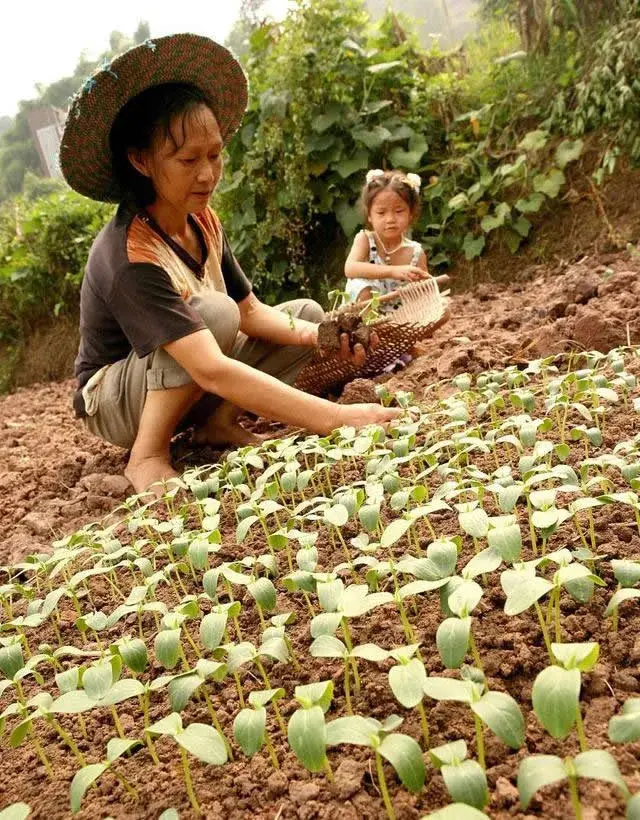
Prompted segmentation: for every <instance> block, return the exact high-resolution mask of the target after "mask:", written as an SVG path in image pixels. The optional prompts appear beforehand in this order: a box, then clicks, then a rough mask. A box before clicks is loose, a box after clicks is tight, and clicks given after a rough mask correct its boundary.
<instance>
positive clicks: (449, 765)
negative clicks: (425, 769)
mask: <svg viewBox="0 0 640 820" xmlns="http://www.w3.org/2000/svg"><path fill="white" fill-rule="evenodd" d="M466 756H467V744H466V743H465V742H464V740H456V741H454V742H453V743H447V744H445V745H444V746H437V747H436V748H435V749H430V750H429V759H430V760H431V763H432V764H433V765H434V766H435V768H436V769H440V773H441V774H442V778H443V780H444V783H445V786H446V787H447V791H448V792H449V794H450V795H451V799H452V800H455V801H457V802H459V803H464V804H466V805H469V806H475V808H476V809H483V808H484V807H485V806H486V805H487V803H488V802H489V791H488V788H487V776H486V774H485V772H484V769H483V768H482V766H480V764H479V763H477V762H476V761H475V760H465V758H466Z"/></svg>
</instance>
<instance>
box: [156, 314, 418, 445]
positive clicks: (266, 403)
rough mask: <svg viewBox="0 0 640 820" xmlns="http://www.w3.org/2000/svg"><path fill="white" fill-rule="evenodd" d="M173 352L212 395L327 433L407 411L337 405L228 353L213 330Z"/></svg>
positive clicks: (171, 346)
mask: <svg viewBox="0 0 640 820" xmlns="http://www.w3.org/2000/svg"><path fill="white" fill-rule="evenodd" d="M164 349H165V350H166V351H167V353H168V354H169V355H170V356H172V358H174V359H175V360H176V361H177V362H178V364H180V365H181V366H182V367H183V368H184V369H185V370H186V371H187V373H189V375H190V376H191V378H192V379H193V380H194V382H196V384H198V385H199V386H200V387H201V388H202V389H203V390H205V391H206V392H207V393H214V394H216V395H218V396H220V397H222V398H223V399H227V400H228V401H230V402H232V403H233V404H235V405H236V406H237V407H241V408H242V409H243V410H250V411H251V412H252V413H256V414H257V415H259V416H263V417H264V418H268V419H273V420H274V421H280V422H284V423H285V424H291V425H293V426H295V427H302V428H305V429H307V430H310V431H311V432H313V433H318V434H319V435H326V434H327V433H329V432H331V430H334V429H335V428H336V427H341V426H342V425H345V424H346V425H351V426H353V427H362V426H364V425H366V424H384V423H385V422H388V421H391V420H392V419H394V418H396V417H397V416H398V415H400V413H401V412H402V410H400V409H398V408H396V409H394V408H389V407H382V406H381V405H379V404H334V403H333V402H330V401H327V400H326V399H321V398H318V397H317V396H311V395H309V394H308V393H304V392H302V390H297V389H296V388H295V387H289V385H287V384H284V382H281V381H279V379H276V378H274V377H273V376H269V375H267V374H266V373H262V372H261V371H260V370H257V369H255V368H253V367H249V365H246V364H244V363H243V362H238V361H236V360H235V359H231V358H229V357H228V356H225V355H224V353H223V352H222V351H221V350H220V347H219V346H218V343H217V342H216V340H215V337H214V336H213V334H212V333H211V331H210V330H198V331H196V332H195V333H191V334H190V335H189V336H183V338H182V339H178V340H176V341H175V342H169V344H167V345H164Z"/></svg>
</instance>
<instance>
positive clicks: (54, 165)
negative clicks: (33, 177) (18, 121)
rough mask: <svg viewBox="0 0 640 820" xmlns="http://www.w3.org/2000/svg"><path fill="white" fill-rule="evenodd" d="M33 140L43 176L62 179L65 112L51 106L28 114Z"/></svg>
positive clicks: (35, 109)
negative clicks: (60, 157)
mask: <svg viewBox="0 0 640 820" xmlns="http://www.w3.org/2000/svg"><path fill="white" fill-rule="evenodd" d="M27 120H28V122H29V130H30V131H31V138H32V139H33V143H34V145H35V146H36V149H37V151H38V156H39V157H40V165H41V168H42V175H43V176H45V177H53V178H55V179H62V172H61V170H60V164H59V163H58V152H59V150H60V140H61V139H62V130H63V128H64V120H65V112H64V111H61V110H60V109H59V108H54V107H53V106H51V105H46V106H41V107H40V108H34V109H32V110H30V111H28V112H27Z"/></svg>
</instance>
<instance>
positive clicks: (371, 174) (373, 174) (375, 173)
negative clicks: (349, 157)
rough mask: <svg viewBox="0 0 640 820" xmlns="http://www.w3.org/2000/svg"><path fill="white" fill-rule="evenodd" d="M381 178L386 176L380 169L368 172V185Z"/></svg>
mask: <svg viewBox="0 0 640 820" xmlns="http://www.w3.org/2000/svg"><path fill="white" fill-rule="evenodd" d="M381 176H384V171H382V170H381V169H380V168H372V169H371V170H370V171H367V177H366V179H367V185H368V184H369V183H370V182H371V180H373V179H376V177H381Z"/></svg>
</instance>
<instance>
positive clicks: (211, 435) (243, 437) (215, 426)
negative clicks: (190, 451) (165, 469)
mask: <svg viewBox="0 0 640 820" xmlns="http://www.w3.org/2000/svg"><path fill="white" fill-rule="evenodd" d="M241 413H242V410H241V409H240V408H239V407H236V406H235V405H234V404H231V402H228V401H224V402H222V404H221V405H219V407H217V408H216V410H215V412H214V413H213V415H212V416H211V417H210V418H209V419H208V420H207V423H206V424H203V425H202V427H200V428H199V429H197V430H195V431H194V434H193V440H194V442H195V443H196V444H210V445H212V446H214V447H224V446H227V445H231V446H232V447H251V446H257V445H259V444H262V442H263V441H266V438H267V437H265V436H259V435H257V434H256V433H251V432H250V431H249V430H246V429H245V428H244V427H243V426H242V425H241V424H240V423H239V422H238V417H239V416H240V414H241Z"/></svg>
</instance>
